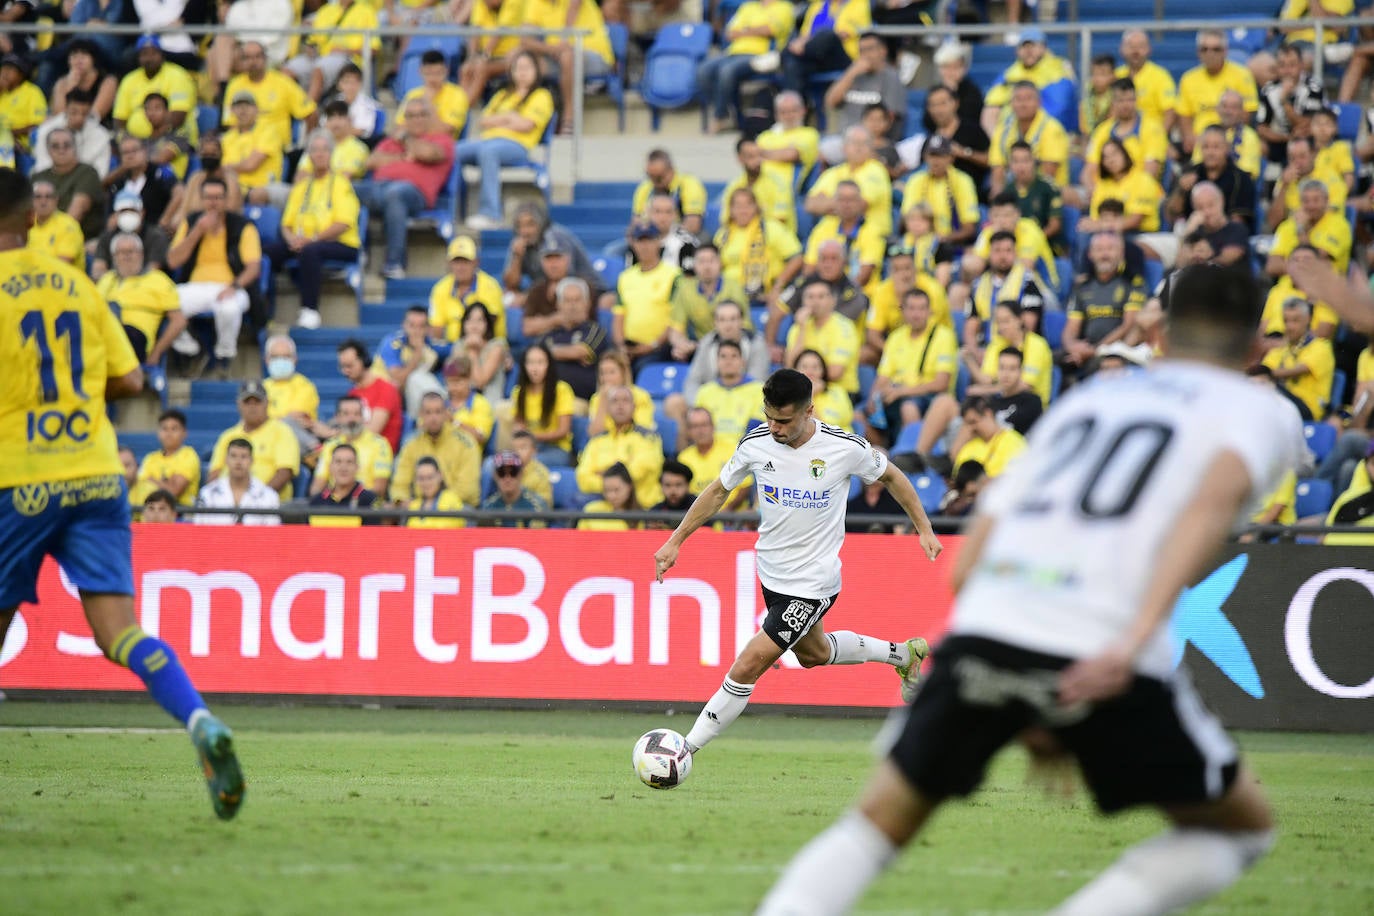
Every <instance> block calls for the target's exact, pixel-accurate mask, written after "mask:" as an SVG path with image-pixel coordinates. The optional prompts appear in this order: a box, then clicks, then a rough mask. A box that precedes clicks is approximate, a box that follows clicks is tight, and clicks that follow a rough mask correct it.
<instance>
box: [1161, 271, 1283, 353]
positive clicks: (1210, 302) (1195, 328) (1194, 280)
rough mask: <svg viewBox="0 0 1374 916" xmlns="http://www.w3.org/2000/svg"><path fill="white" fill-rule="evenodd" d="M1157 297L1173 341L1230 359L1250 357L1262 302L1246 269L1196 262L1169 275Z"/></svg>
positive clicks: (1252, 278) (1253, 280)
mask: <svg viewBox="0 0 1374 916" xmlns="http://www.w3.org/2000/svg"><path fill="white" fill-rule="evenodd" d="M1161 298H1162V299H1163V300H1164V303H1163V304H1164V307H1165V310H1166V311H1167V312H1168V313H1169V330H1168V334H1169V338H1170V340H1171V341H1173V342H1174V343H1176V344H1180V345H1182V346H1184V347H1188V348H1193V349H1209V350H1212V351H1213V352H1214V353H1215V354H1216V355H1217V356H1219V357H1221V358H1223V359H1226V360H1228V361H1231V362H1243V361H1245V360H1246V359H1247V358H1248V357H1249V355H1250V347H1251V345H1252V344H1253V343H1254V339H1255V326H1256V325H1258V324H1259V319H1260V312H1261V303H1262V302H1263V297H1262V296H1260V293H1259V287H1258V286H1257V285H1256V283H1255V278H1254V277H1253V276H1251V274H1250V271H1249V270H1246V269H1240V270H1238V269H1236V268H1233V267H1222V266H1220V265H1216V264H1194V265H1191V266H1189V267H1185V268H1183V269H1182V270H1180V271H1178V272H1177V273H1175V274H1174V275H1173V276H1172V277H1170V278H1169V282H1168V283H1167V284H1166V285H1165V288H1164V294H1163V296H1162V297H1161Z"/></svg>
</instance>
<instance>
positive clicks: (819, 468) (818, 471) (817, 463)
mask: <svg viewBox="0 0 1374 916" xmlns="http://www.w3.org/2000/svg"><path fill="white" fill-rule="evenodd" d="M811 476H812V477H813V478H815V479H816V480H820V479H821V478H822V477H824V476H825V461H824V460H823V459H821V458H813V459H812V460H811Z"/></svg>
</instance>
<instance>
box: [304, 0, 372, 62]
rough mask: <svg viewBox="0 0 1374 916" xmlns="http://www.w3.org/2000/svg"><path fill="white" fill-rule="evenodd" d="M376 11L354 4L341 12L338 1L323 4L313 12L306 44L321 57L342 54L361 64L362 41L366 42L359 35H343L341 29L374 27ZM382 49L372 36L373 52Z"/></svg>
mask: <svg viewBox="0 0 1374 916" xmlns="http://www.w3.org/2000/svg"><path fill="white" fill-rule="evenodd" d="M377 25H378V21H377V11H376V10H374V9H373V8H372V7H370V6H368V5H367V4H366V3H361V2H357V0H355V2H353V3H351V4H349V7H348V9H344V8H343V7H342V6H340V5H339V4H338V3H337V2H336V3H326V4H324V5H323V6H321V7H320V8H319V9H318V10H316V11H315V24H314V28H315V31H314V33H313V34H311V35H310V36H309V37H308V38H307V39H306V41H308V42H309V43H310V44H312V45H314V46H315V47H316V48H317V49H318V50H319V52H320V56H321V57H324V56H326V55H329V54H343V55H346V56H347V57H349V58H351V59H352V60H353V62H354V63H357V64H361V62H362V59H363V42H365V41H366V40H367V39H366V38H365V37H364V35H363V34H362V33H361V32H344V31H340V30H342V29H345V28H348V29H375V28H377ZM381 49H382V39H381V38H380V37H378V36H374V37H373V39H372V50H373V52H374V53H375V52H377V51H380V50H381Z"/></svg>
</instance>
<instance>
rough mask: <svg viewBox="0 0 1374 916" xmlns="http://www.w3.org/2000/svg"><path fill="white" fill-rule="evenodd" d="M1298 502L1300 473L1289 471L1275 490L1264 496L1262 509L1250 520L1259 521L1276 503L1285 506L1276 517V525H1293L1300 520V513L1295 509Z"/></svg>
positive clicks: (1274, 522)
mask: <svg viewBox="0 0 1374 916" xmlns="http://www.w3.org/2000/svg"><path fill="white" fill-rule="evenodd" d="M1297 502H1298V475H1297V474H1296V473H1295V472H1293V471H1288V472H1287V473H1286V474H1284V475H1283V477H1282V478H1281V479H1280V480H1279V485H1278V486H1277V487H1275V488H1274V491H1273V492H1272V493H1270V494H1269V495H1268V496H1266V497H1265V498H1264V503H1263V504H1262V506H1261V507H1260V510H1259V511H1258V512H1256V513H1255V514H1254V515H1252V516H1251V517H1250V521H1252V522H1258V521H1259V520H1260V518H1261V517H1262V516H1263V515H1264V514H1265V513H1267V512H1268V511H1269V510H1270V509H1271V508H1273V507H1274V506H1275V505H1281V506H1283V508H1282V509H1280V510H1279V514H1278V516H1277V517H1275V519H1274V521H1273V524H1275V525H1292V524H1296V523H1297V521H1298V513H1297V511H1296V509H1295V507H1296V505H1297Z"/></svg>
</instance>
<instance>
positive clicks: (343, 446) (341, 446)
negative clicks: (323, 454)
mask: <svg viewBox="0 0 1374 916" xmlns="http://www.w3.org/2000/svg"><path fill="white" fill-rule="evenodd" d="M345 449H346V450H348V451H349V452H352V454H353V460H354V461H357V460H358V450H357V449H356V448H354V447H353V446H351V445H349V444H348V443H347V442H340V443H339V444H338V445H335V446H334V451H332V452H330V453H329V460H330V461H333V460H334V456H335V455H337V454H339V452H342V451H344V450H345Z"/></svg>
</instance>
